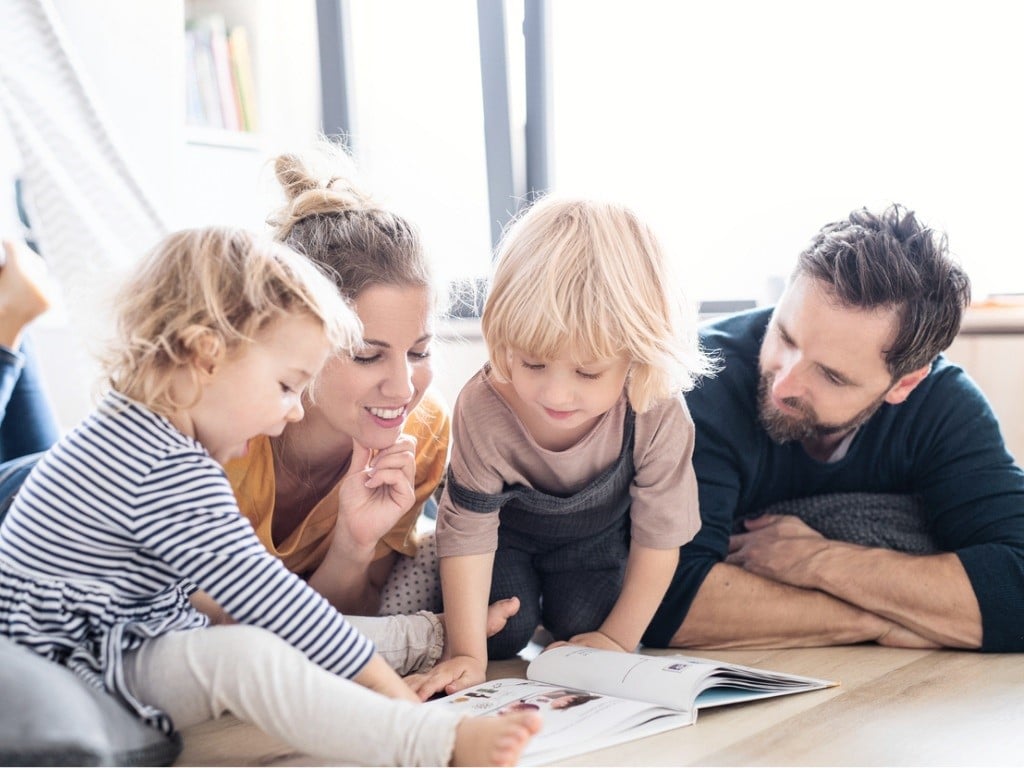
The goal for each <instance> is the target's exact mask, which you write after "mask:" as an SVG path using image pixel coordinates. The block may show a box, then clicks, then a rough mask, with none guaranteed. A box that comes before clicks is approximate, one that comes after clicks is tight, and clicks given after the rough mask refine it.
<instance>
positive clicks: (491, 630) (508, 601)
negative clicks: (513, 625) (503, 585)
mask: <svg viewBox="0 0 1024 768" xmlns="http://www.w3.org/2000/svg"><path fill="white" fill-rule="evenodd" d="M518 612H519V598H518V597H506V598H505V599H504V600H495V601H494V602H493V603H491V604H490V605H489V606H487V636H488V637H490V636H491V635H496V634H498V633H499V632H501V630H503V629H504V628H505V625H506V624H507V623H508V620H509V619H510V618H512V617H513V616H515V615H516V613H518ZM437 618H438V621H440V622H441V625H442V626H443V627H444V650H443V651H441V658H440V659H439V661H446V660H447V659H450V658H451V652H450V649H449V648H448V625H447V624H445V621H444V614H443V613H439V614H437Z"/></svg>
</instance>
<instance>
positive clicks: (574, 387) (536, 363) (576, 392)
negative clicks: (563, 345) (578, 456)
mask: <svg viewBox="0 0 1024 768" xmlns="http://www.w3.org/2000/svg"><path fill="white" fill-rule="evenodd" d="M510 358H511V359H510V360H509V371H510V374H511V375H510V382H509V386H510V387H511V390H512V392H513V393H514V398H512V407H513V409H514V410H515V411H516V413H517V415H518V416H519V418H520V419H521V420H522V421H523V423H524V424H525V425H526V427H527V429H529V430H530V434H531V435H532V436H533V439H534V440H536V441H537V442H538V443H539V444H540V445H541V446H543V447H545V448H549V449H551V450H564V449H565V448H568V447H570V446H572V445H574V444H575V443H576V442H578V441H579V440H580V439H581V438H582V437H584V436H585V435H586V434H587V433H588V432H589V431H590V430H591V429H592V428H593V427H594V425H595V424H596V423H597V422H598V420H599V419H600V418H601V417H602V416H603V415H604V414H605V413H607V412H608V411H609V410H610V409H611V408H612V407H613V406H614V405H615V403H616V402H618V400H619V398H620V397H621V396H622V392H623V389H624V388H625V385H626V374H627V373H628V372H629V366H630V360H629V358H627V357H625V356H620V357H612V358H606V359H603V360H591V361H588V362H585V363H582V364H581V363H579V362H577V361H576V356H575V355H572V354H569V353H562V354H560V355H558V356H557V357H554V358H552V359H541V358H538V357H534V356H532V355H529V354H527V353H525V352H523V351H520V350H514V351H512V352H511V353H510Z"/></svg>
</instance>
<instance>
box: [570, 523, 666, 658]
mask: <svg viewBox="0 0 1024 768" xmlns="http://www.w3.org/2000/svg"><path fill="white" fill-rule="evenodd" d="M678 563H679V550H678V549H677V548H675V547H673V548H672V549H652V548H651V547H643V546H640V545H639V544H636V543H633V544H632V545H631V546H630V548H629V559H628V560H627V561H626V578H625V581H624V582H623V584H622V592H620V593H619V599H618V600H616V601H615V607H614V608H612V611H611V613H609V614H608V618H607V619H605V620H604V622H603V623H602V624H601V626H600V627H599V628H598V629H597V630H596V631H594V632H584V633H583V634H580V635H576V636H574V637H571V638H569V642H570V643H576V644H577V645H587V646H590V647H591V648H606V649H608V650H613V651H627V652H632V651H633V650H635V649H636V647H637V646H638V645H639V644H640V638H641V637H642V636H643V633H644V631H645V630H646V629H647V625H648V624H649V623H650V621H651V619H652V618H653V617H654V612H655V611H656V610H658V605H659V604H660V603H661V599H662V598H663V597H664V596H665V590H667V589H668V586H669V584H670V583H671V581H672V575H673V574H674V573H675V570H676V565H677V564H678Z"/></svg>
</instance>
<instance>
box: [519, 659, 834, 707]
mask: <svg viewBox="0 0 1024 768" xmlns="http://www.w3.org/2000/svg"><path fill="white" fill-rule="evenodd" d="M526 674H527V677H529V678H530V679H531V680H537V681H539V682H545V683H549V684H553V685H572V686H575V687H577V688H582V689H585V690H589V691H594V692H596V693H602V694H605V695H610V696H619V697H622V698H628V699H635V700H638V701H644V702H649V703H652V704H658V705H660V706H665V707H671V708H673V709H676V710H679V711H681V712H685V713H689V714H692V713H693V712H694V711H695V709H696V707H697V705H698V704H700V705H702V706H714V705H718V704H727V703H733V702H737V701H745V700H749V699H756V698H765V697H768V696H778V695H781V694H784V693H796V692H798V691H810V690H815V689H817V688H824V687H827V686H829V685H832V683H830V682H829V681H827V680H817V679H815V678H809V677H801V676H798V675H787V674H782V673H778V672H770V671H767V670H760V669H754V668H752V667H743V666H740V665H738V664H726V663H723V662H715V661H709V660H706V659H698V658H694V657H691V656H681V655H680V656H675V655H674V656H643V655H640V654H635V653H619V652H616V651H603V650H598V649H596V648H583V647H580V646H562V647H559V648H552V649H551V650H549V651H544V652H543V653H541V654H540V655H539V656H537V658H535V659H534V660H533V661H531V662H530V666H529V667H528V668H527V672H526ZM719 688H725V689H731V691H726V692H724V693H723V692H720V691H719ZM708 689H713V691H714V692H713V695H709V696H707V697H705V699H698V697H699V696H700V694H701V692H703V691H705V690H708Z"/></svg>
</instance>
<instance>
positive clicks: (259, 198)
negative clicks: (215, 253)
mask: <svg viewBox="0 0 1024 768" xmlns="http://www.w3.org/2000/svg"><path fill="white" fill-rule="evenodd" d="M196 32H198V34H199V35H200V37H202V36H211V35H212V36H213V38H214V40H215V39H216V37H217V36H218V35H219V36H220V38H221V46H222V55H227V56H228V57H229V61H228V62H226V63H225V64H224V66H228V67H229V69H230V70H231V71H230V72H227V71H224V70H221V73H220V76H219V77H218V76H217V75H216V74H215V73H214V72H210V71H208V72H207V75H206V78H207V84H208V85H209V84H210V81H211V80H215V81H216V82H217V83H218V84H219V85H223V84H224V83H225V78H226V82H227V83H228V88H230V87H231V84H232V83H234V84H235V87H236V88H237V89H238V90H239V92H240V98H239V99H233V98H232V97H228V98H226V99H225V98H221V99H220V105H221V108H222V114H223V113H227V112H230V111H231V109H230V107H231V106H232V105H233V106H234V108H235V109H234V111H235V114H236V117H235V118H234V120H231V119H228V120H217V119H212V120H202V119H195V118H196V115H195V114H190V110H189V103H190V100H189V94H190V87H189V82H190V76H191V75H193V74H194V69H193V68H192V67H190V63H192V62H190V60H189V57H188V51H189V50H190V48H191V47H192V43H193V42H194V37H193V35H194V34H195V33H196ZM179 34H180V35H181V45H182V51H183V53H182V56H183V58H184V62H183V66H182V78H183V80H182V90H181V91H179V93H180V94H181V97H182V100H183V104H182V109H183V112H184V114H183V117H182V120H183V123H184V129H183V156H182V164H181V169H182V174H183V176H184V177H185V178H184V179H183V182H182V188H183V189H187V190H188V193H187V195H185V196H183V198H182V200H181V211H182V215H183V221H184V222H185V223H187V224H188V225H193V224H203V223H210V222H211V218H210V215H211V212H214V214H215V218H214V219H213V220H214V221H220V222H222V223H232V224H239V225H242V226H247V227H250V228H254V229H258V228H260V227H261V226H262V225H263V221H264V219H265V218H266V215H267V213H268V212H269V211H270V209H271V208H272V207H273V206H274V204H275V203H276V201H277V190H276V188H275V185H274V182H273V178H272V173H271V172H270V169H269V166H268V160H269V159H270V158H272V157H273V156H274V155H276V154H277V153H279V152H282V151H286V150H294V149H296V148H299V147H302V146H305V145H306V144H308V143H309V141H310V140H311V138H312V137H313V136H315V135H316V133H317V132H318V131H319V129H320V93H319V60H318V50H317V44H316V42H317V29H316V4H315V0H298V1H297V2H296V1H295V0H290V1H289V2H287V3H282V2H280V0H184V1H183V2H182V7H181V28H180V30H179ZM239 35H240V36H241V39H242V40H243V42H244V48H243V52H242V56H241V59H242V60H241V61H238V59H237V58H232V57H231V53H232V47H231V46H232V42H236V43H237V40H238V39H239V37H238V36H239ZM213 50H214V51H215V50H216V43H214V45H213ZM211 53H212V51H211ZM246 59H247V60H248V61H247V62H246V61H245V60H246ZM237 64H241V66H242V67H243V70H244V71H243V72H242V74H241V75H239V74H238V72H237V71H235V70H234V65H237ZM246 83H247V85H246ZM246 91H248V93H246ZM192 96H193V100H192V102H191V103H192V104H195V100H194V97H195V96H196V94H195V93H193V94H192ZM207 98H208V99H209V97H207ZM246 102H247V103H246ZM213 106H216V105H215V104H214V105H213ZM193 180H195V181H197V182H198V183H194V181H193Z"/></svg>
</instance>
